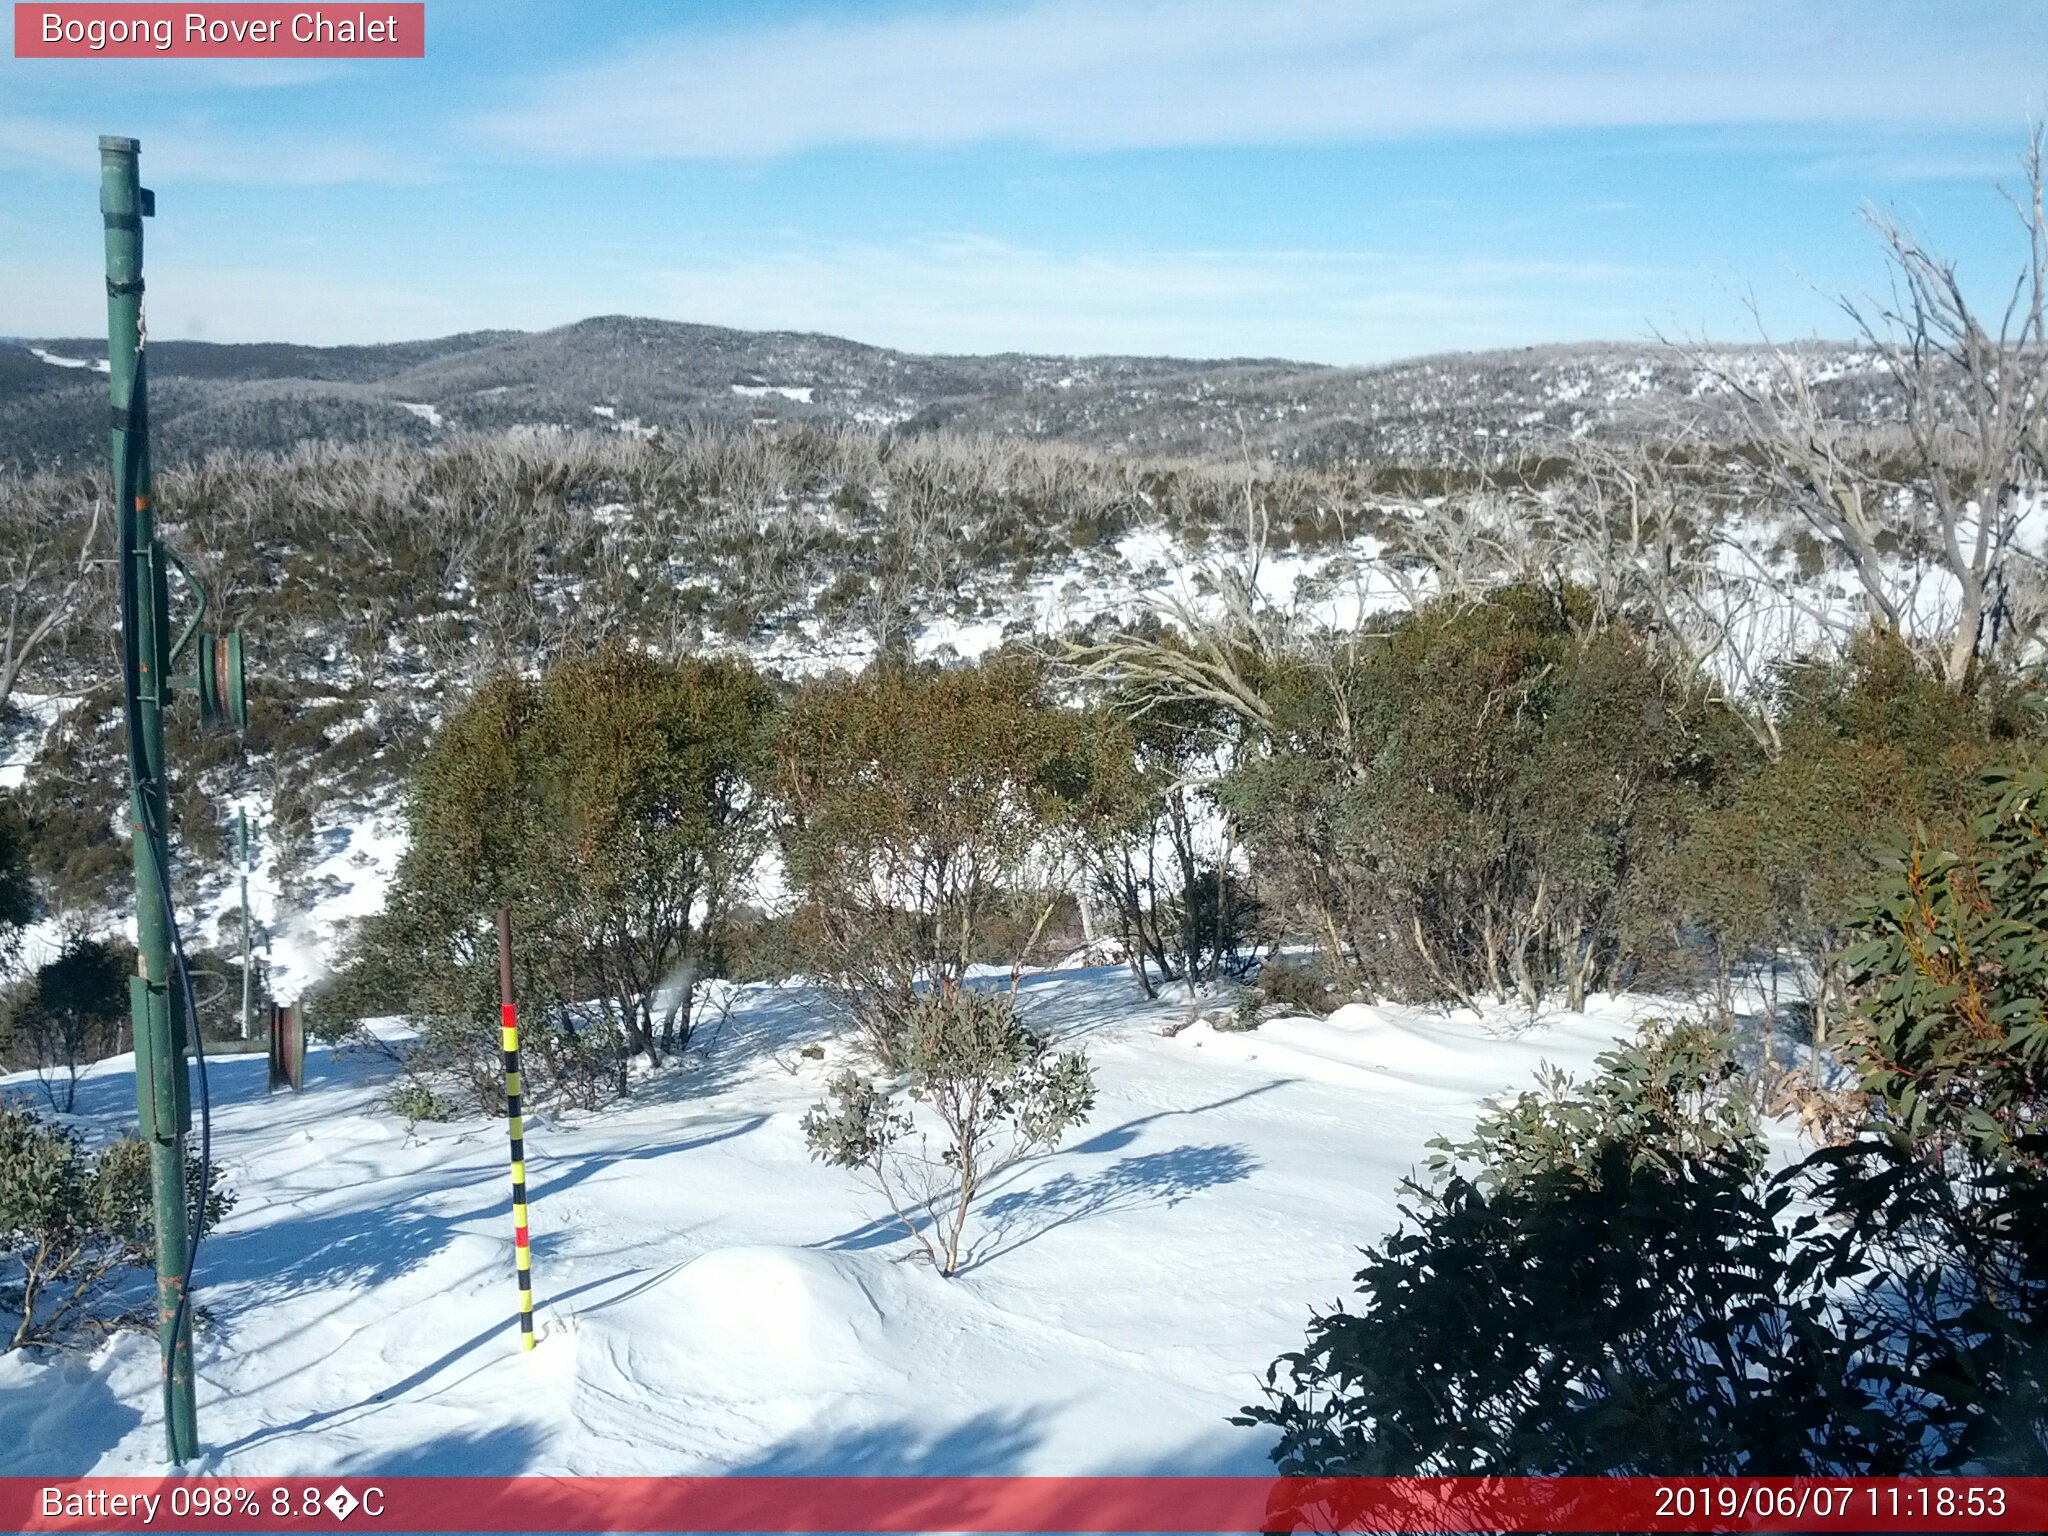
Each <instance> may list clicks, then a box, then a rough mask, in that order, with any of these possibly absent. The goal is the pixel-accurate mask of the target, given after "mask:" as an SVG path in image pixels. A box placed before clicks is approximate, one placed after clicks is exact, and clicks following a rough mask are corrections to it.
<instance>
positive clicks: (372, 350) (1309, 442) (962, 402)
mask: <svg viewBox="0 0 2048 1536" xmlns="http://www.w3.org/2000/svg"><path fill="white" fill-rule="evenodd" d="M1747 350H1748V349H1744V348H1732V349H1731V348H1722V349H1717V351H1716V354H1715V361H1716V363H1717V365H1719V366H1723V367H1729V366H1732V367H1735V368H1738V369H1739V368H1741V367H1742V366H1743V361H1742V360H1743V357H1744V354H1745V352H1746V351H1747ZM1810 350H1811V353H1812V358H1813V365H1812V371H1813V373H1814V375H1815V377H1816V379H1817V380H1818V381H1819V384H1820V387H1821V388H1822V390H1823V391H1824V392H1825V393H1826V395H1827V404H1828V405H1829V408H1830V409H1831V410H1832V411H1834V412H1835V413H1837V414H1840V415H1842V416H1844V417H1849V418H1867V417H1868V416H1870V415H1872V414H1877V413H1881V412H1882V410H1883V404H1884V398H1885V391H1884V390H1883V388H1882V386H1881V385H1880V383H1879V381H1878V378H1877V375H1876V373H1875V360H1874V359H1873V358H1871V357H1870V356H1869V355H1868V354H1865V353H1859V352H1856V351H1853V350H1851V349H1849V348H1846V347H1839V346H1832V345H1825V344H1820V345H1816V346H1814V347H1813V348H1811V349H1810ZM105 356H106V346H105V343H104V342H103V341H99V340H95V339H88V338H51V339H44V340H15V341H5V342H0V457H5V458H6V459H8V460H9V461H11V462H14V463H18V464H35V465H39V466H48V465H52V464H77V463H92V462H96V461H97V459H98V458H99V456H100V455H101V454H102V453H103V452H104V443H103V441H102V438H103V436H104V432H105V409H104V389H105V381H104V378H103V376H102V374H101V373H100V371H99V369H100V368H101V367H103V366H104V359H105ZM1758 361H1759V363H1761V359H1759V360H1758ZM150 367H151V378H152V384H153V397H152V399H153V404H154V407H155V411H156V419H157V423H158V425H159V427H160V428H161V430H160V432H159V434H158V452H159V455H160V456H161V457H162V458H164V459H165V460H167V461H176V460H179V459H189V458H196V457H200V456H203V455H204V454H206V453H208V452H211V451H213V450H216V449H221V448H233V449H274V448H284V447H288V446H290V445H292V444H294V443H299V442H303V441H305V440H307V439H320V440H327V441H334V442H367V441H387V440H388V441H400V442H406V441H410V442H418V443H426V442H430V441H433V440H435V439H437V438H441V437H444V436H447V435H449V434H452V433H460V432H464V431H481V432H489V433H496V432H503V431H508V430H519V429H531V428H571V429H577V428H591V427H597V428H603V429H609V430H617V431H620V432H639V433H644V432H647V431H650V430H654V429H666V430H674V429H676V428H678V427H681V426H683V425H685V424H686V423H699V424H701V423H705V422H712V423H721V424H732V423H746V422H752V421H760V420H769V421H775V422H791V421H803V422H810V423H814V424H823V423H857V424H866V425H872V426H885V427H892V428H897V429H900V430H904V431H909V432H920V431H928V430H935V429H938V428H942V427H943V428H949V429H952V430H954V431H965V432H980V431H990V432H997V433H1001V434H1003V435H1005V436H1017V437H1027V438H1041V439H1051V440H1056V441H1060V442H1065V443H1071V444H1075V445H1079V446H1086V447H1090V448H1094V449H1098V450H1102V451H1106V452H1110V453H1114V454H1119V455H1132V456H1143V457H1161V456H1165V457H1177V458H1204V457H1212V458H1213V457H1216V456H1219V455H1221V456H1225V457H1232V458H1235V457H1237V456H1240V455H1242V454H1243V453H1245V452H1247V451H1250V452H1252V453H1254V454H1256V455H1257V456H1258V457H1260V458H1264V459H1270V460H1275V461H1279V462H1283V463H1290V464H1296V465H1301V466H1304V467H1323V466H1333V465H1349V464H1357V463H1362V462H1370V461H1401V462H1408V463H1415V462H1425V463H1441V462H1445V461H1447V460H1452V459H1459V460H1462V459H1468V458H1470V457H1471V456H1472V455H1473V454H1474V453H1475V452H1476V453H1480V454H1482V455H1485V456H1488V457H1513V456H1518V455H1522V454H1527V453H1530V452H1541V451H1544V450H1545V449H1547V448H1549V447H1551V446H1554V445H1555V444H1557V443H1559V442H1563V441H1568V440H1571V439H1575V438H1580V437H1584V436H1587V435H1589V434H1591V435H1596V436H1613V437H1619V438H1624V439H1636V438H1642V437H1664V436H1668V435H1670V434H1671V433H1672V432H1673V431H1674V429H1683V430H1687V431H1692V430H1704V431H1706V432H1708V433H1709V434H1713V433H1715V432H1716V431H1717V429H1718V428H1720V427H1721V426H1722V425H1724V423H1725V415H1724V413H1723V410H1722V406H1723V403H1724V401H1723V397H1722V396H1721V395H1719V394H1717V393H1716V392H1715V391H1714V390H1713V389H1712V388H1711V387H1706V385H1705V375H1704V374H1703V370H1702V369H1701V367H1700V366H1699V365H1698V363H1697V362H1696V361H1694V360H1692V359H1689V358H1687V357H1685V356H1683V355H1682V354H1681V353H1679V352H1678V351H1675V350H1673V349H1671V348H1668V347H1663V346H1653V345H1639V344H1624V343H1615V344H1585V345H1576V346H1555V347H1539V348H1522V349H1519V350H1514V351H1499V352H1484V353H1467V354H1447V355H1443V356H1438V357H1430V358H1419V359H1413V360H1410V361H1405V362H1399V363H1391V364H1385V365H1381V366H1378V367H1372V368H1331V367H1323V366H1319V365H1315V364H1309V363H1299V362H1289V361H1285V360H1282V359H1274V358H1233V359H1221V360H1190V359H1183V358H1158V357H1153V358H1146V357H1086V358H1075V357H1054V356H1033V355H1028V354H1022V353H1005V354H1000V355H996V356H986V357H947V356H921V355H918V354H914V353H907V352H897V351H892V350H890V349H888V348H884V347H875V346H868V345H864V344H862V343H859V342H854V341H847V340H842V339H840V338H838V337H832V336H819V335H810V334H800V333H794V332H786V331H739V330H730V329H726V328H723V327H719V326H708V325H689V324H681V323H676V322H671V321H664V320H644V319H631V318H625V317H619V316H607V317H602V318H598V319H591V320H584V321H579V322H578V323H576V324H574V325H568V326H563V327H561V328H559V329H556V330H551V331H541V332H534V333H527V332H518V331H476V332H470V333H468V334H464V335H459V336H448V337H443V338H440V339H438V340H431V341H412V342H401V343H396V344H393V345H388V346H350V347H307V346H295V345H287V344H282V343H261V344H251V345H222V344H217V343H211V342H199V341H169V340H166V341H158V342H155V343H153V344H152V346H151V349H150Z"/></svg>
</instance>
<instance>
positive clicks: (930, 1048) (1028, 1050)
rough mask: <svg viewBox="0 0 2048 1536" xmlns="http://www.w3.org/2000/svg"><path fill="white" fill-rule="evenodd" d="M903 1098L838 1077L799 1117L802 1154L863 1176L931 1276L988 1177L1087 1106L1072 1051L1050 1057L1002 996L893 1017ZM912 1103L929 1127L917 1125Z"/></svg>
mask: <svg viewBox="0 0 2048 1536" xmlns="http://www.w3.org/2000/svg"><path fill="white" fill-rule="evenodd" d="M903 1065H904V1075H905V1077H906V1079H907V1089H906V1097H905V1098H903V1099H899V1098H898V1097H896V1095H895V1093H894V1092H892V1091H891V1089H890V1088H889V1087H887V1086H885V1085H882V1084H878V1083H876V1082H874V1081H872V1080H870V1079H868V1078H864V1077H862V1076H860V1075H859V1074H858V1073H854V1072H841V1073H839V1074H838V1075H837V1076H835V1077H834V1078H833V1079H832V1081H831V1083H830V1084H829V1086H828V1089H827V1092H828V1095H829V1096H828V1098H827V1100H826V1101H825V1102H824V1103H822V1104H819V1105H817V1106H816V1107H815V1108H813V1109H812V1110H811V1111H810V1112H809V1113H808V1114H806V1115H805V1116H804V1119H803V1130H804V1139H805V1141H806V1142H807V1143H808V1144H809V1146H810V1149H811V1156H812V1157H814V1158H815V1159H817V1160H818V1161H819V1162H822V1163H827V1164H829V1165H831V1166H832V1167H835V1168H846V1169H850V1170H854V1171H857V1172H861V1173H864V1174H866V1175H867V1176H868V1177H869V1178H870V1179H871V1180H872V1181H873V1182H874V1184H875V1186H876V1188H877V1190H878V1191H879V1192H880V1194H881V1195H882V1198H883V1199H884V1200H886V1201H887V1202H888V1204H889V1208H890V1210H891V1211H892V1212H893V1213H894V1214H895V1216H896V1219H897V1220H898V1221H899V1222H901V1223H902V1225H903V1228H904V1230H905V1231H906V1232H908V1233H909V1234H910V1236H911V1237H913V1238H914V1239H915V1240H916V1241H917V1243H918V1244H919V1246H920V1247H921V1248H922V1249H923V1251H924V1254H925V1256H926V1257H927V1258H928V1259H930V1260H931V1262H932V1266H933V1267H934V1268H935V1269H937V1270H938V1272H939V1273H940V1274H942V1275H951V1274H954V1273H956V1272H957V1271H958V1270H959V1268H960V1265H961V1262H962V1260H963V1258H966V1257H968V1255H966V1254H965V1253H963V1251H962V1239H963V1237H964V1236H965V1233H966V1230H967V1221H968V1215H969V1213H970V1211H971V1209H972V1207H973V1205H974V1202H975V1200H976V1199H977V1198H978V1197H979V1196H980V1195H981V1194H982V1193H983V1192H984V1191H985V1190H986V1189H987V1187H988V1184H989V1181H990V1180H992V1179H994V1178H995V1177H996V1176H997V1175H998V1174H1000V1173H1001V1172H1002V1171H1003V1170H1004V1169H1006V1168H1009V1167H1010V1166H1012V1165H1013V1164H1015V1163H1016V1162H1017V1161H1018V1160H1019V1159H1020V1158H1024V1157H1027V1156H1030V1155H1031V1154H1032V1153H1035V1152H1040V1151H1044V1150H1047V1149H1049V1148H1051V1147H1055V1146H1057V1145H1058V1144H1059V1142H1060V1139H1061V1138H1062V1137H1063V1136H1064V1135H1065V1134H1066V1133H1067V1131H1068V1130H1069V1129H1070V1128H1071V1127H1073V1126H1075V1125H1078V1124H1080V1123H1081V1122H1082V1121H1083V1120H1085V1119H1086V1118H1087V1115H1088V1111H1089V1110H1090V1109H1092V1108H1093V1107H1094V1104H1095V1079H1094V1076H1093V1074H1092V1073H1091V1072H1090V1071H1089V1067H1088V1061H1087V1058H1086V1057H1085V1056H1083V1055H1082V1054H1081V1053H1080V1052H1078V1051H1067V1052H1060V1053H1054V1052H1053V1050H1052V1049H1051V1047H1050V1045H1049V1044H1048V1043H1047V1041H1046V1040H1045V1039H1044V1038H1043V1037H1042V1036H1040V1035H1038V1034H1036V1033H1034V1032H1033V1031H1032V1030H1031V1029H1030V1028H1029V1027H1027V1026H1026V1025H1025V1024H1024V1022H1023V1021H1022V1020H1021V1019H1019V1018H1018V1017H1017V1010H1016V1004H1015V1002H1014V1000H1013V999H1012V998H1011V997H1010V995H1009V994H1007V993H1002V992H977V991H974V990H973V989H971V988H965V987H962V988H956V989H953V990H951V991H945V992H939V993H933V994H926V995H924V996H922V997H920V998H919V999H918V1000H917V1002H916V1003H915V1004H914V1005H913V1006H912V1007H911V1008H910V1010H909V1011H908V1013H907V1014H906V1015H905V1018H904V1030H903ZM913 1105H922V1106H923V1107H924V1108H925V1109H926V1110H927V1111H928V1112H929V1115H930V1117H931V1118H932V1119H933V1120H936V1121H937V1133H936V1136H935V1135H934V1134H933V1133H932V1132H931V1131H928V1130H925V1129H922V1128H920V1126H919V1124H918V1117H917V1116H916V1115H915V1113H914V1112H913V1108H912V1106H913Z"/></svg>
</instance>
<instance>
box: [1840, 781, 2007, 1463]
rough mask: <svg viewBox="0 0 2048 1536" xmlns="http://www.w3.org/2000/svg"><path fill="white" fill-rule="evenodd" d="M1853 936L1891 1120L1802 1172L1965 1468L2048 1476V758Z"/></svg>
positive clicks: (1923, 854) (2002, 789)
mask: <svg viewBox="0 0 2048 1536" xmlns="http://www.w3.org/2000/svg"><path fill="white" fill-rule="evenodd" d="M1973 798H1974V803H1973V805H1972V807H1971V814H1970V815H1969V816H1968V817H1967V819H1966V821H1965V823H1964V824H1963V825H1962V826H1961V827H1959V828H1952V829H1950V830H1949V831H1947V832H1942V831H1938V830H1930V831H1927V832H1923V833H1922V834H1921V835H1920V836H1918V837H1916V838H1915V839H1914V841H1913V843H1912V845H1911V847H1910V848H1909V849H1908V850H1907V851H1906V852H1905V853H1904V854H1902V855H1901V856H1899V857H1898V858H1896V859H1894V860H1892V861H1891V862H1890V865H1889V867H1888V869H1887V871H1886V873H1885V874H1884V876H1883V878H1882V879H1881V880H1880V882H1879V883H1878V886H1877V888H1876V890H1875V891H1874V892H1873V894H1872V895H1871V897H1870V899H1869V900H1868V901H1866V902H1865V903H1863V904H1862V905H1861V906H1860V907H1859V908H1858V910H1857V912H1856V914H1855V917H1854V919H1853V921H1852V922H1851V924H1850V936H1851V939H1852V943H1851V944H1850V946H1849V948H1848V950H1847V951H1846V954H1845V956H1844V965H1845V968H1846V970H1847V973H1848V977H1849V982H1850V987H1851V992H1852V996H1853V998H1854V1008H1853V1011H1852V1013H1851V1015H1850V1018H1849V1021H1848V1026H1847V1028H1846V1030H1845V1032H1844V1033H1845V1035H1846V1037H1847V1038H1846V1040H1845V1042H1844V1046H1843V1053H1844V1055H1845V1057H1846V1059H1847V1060H1848V1061H1849V1063H1850V1064H1851V1065H1852V1066H1853V1067H1854V1068H1855V1069H1856V1070H1857V1072H1858V1074H1859V1076H1860V1078H1861V1080H1862V1083H1863V1087H1864V1089H1865V1091H1866V1093H1867V1094H1868V1096H1869V1099H1870V1102H1871V1105H1872V1107H1873V1110H1874V1115H1873V1121H1872V1124H1871V1125H1870V1126H1869V1127H1867V1128H1866V1130H1865V1132H1864V1133H1863V1134H1862V1135H1861V1136H1859V1137H1858V1138H1857V1139H1855V1140H1854V1141H1851V1142H1849V1143H1848V1144H1847V1145H1844V1146H1840V1147H1831V1148H1826V1149H1824V1150H1822V1151H1821V1152H1818V1153H1816V1154H1815V1155H1814V1156H1813V1157H1812V1158H1810V1159H1809V1160H1808V1163H1807V1165H1806V1167H1805V1168H1804V1169H1803V1170H1801V1172H1802V1175H1803V1176H1804V1177H1805V1178H1806V1179H1807V1180H1808V1181H1809V1182H1810V1185H1811V1197H1812V1198H1813V1199H1814V1200H1815V1201H1816V1202H1818V1203H1819V1204H1820V1205H1821V1206H1822V1207H1823V1208H1824V1209H1825V1210H1826V1211H1827V1212H1828V1213H1829V1214H1830V1217H1831V1218H1832V1219H1831V1220H1830V1221H1829V1222H1828V1223H1826V1224H1824V1225H1819V1226H1817V1227H1816V1228H1815V1234H1814V1235H1815V1238H1816V1240H1817V1241H1822V1242H1824V1243H1825V1244H1826V1246H1827V1253H1828V1268H1829V1273H1830V1275H1831V1277H1832V1278H1833V1279H1834V1281H1835V1283H1837V1284H1840V1285H1844V1286H1855V1287H1858V1288H1859V1289H1860V1290H1861V1292H1862V1293H1863V1294H1864V1296H1865V1297H1866V1298H1867V1305H1868V1308H1869V1310H1870V1312H1871V1314H1872V1315H1873V1317H1874V1318H1876V1319H1878V1320H1879V1321H1881V1323H1882V1324H1883V1327H1884V1329H1885V1332H1886V1334H1887V1336H1888V1337H1889V1338H1891V1339H1892V1340H1894V1341H1895V1345H1894V1348H1895V1351H1896V1353H1897V1355H1898V1357H1899V1358H1900V1360H1901V1362H1902V1364H1903V1368H1905V1369H1907V1370H1908V1371H1910V1373H1911V1374H1912V1376H1913V1377H1914V1378H1915V1379H1916V1380H1918V1381H1919V1382H1921V1383H1922V1384H1923V1386H1924V1387H1925V1388H1926V1390H1927V1392H1928V1394H1929V1399H1930V1403H1931V1405H1932V1406H1931V1407H1930V1409H1929V1416H1930V1418H1931V1419H1933V1420H1934V1422H1935V1425H1936V1428H1937V1429H1938V1431H1939V1434H1940V1438H1941V1440H1942V1442H1943V1444H1944V1445H1945V1446H1946V1447H1947V1448H1948V1455H1947V1462H1948V1464H1949V1465H1950V1466H1952V1467H1957V1468H1962V1467H1969V1466H1971V1465H1977V1464H1981V1465H1985V1466H1990V1467H1996V1468H1999V1469H2001V1470H2006V1471H2012V1472H2026V1473H2031V1474H2036V1475H2039V1474H2042V1473H2048V1020H2044V1010H2048V761H2037V762H2035V763H2033V764H2031V765H2029V766H2027V767H2025V768H2022V769H2018V770H1993V771H1992V772H1990V773H1989V774H1987V775H1986V776H1985V777H1984V778H1983V779H1982V780H1981V781H1980V784H1979V786H1978V789H1977V792H1976V794H1975V796H1974V797H1973Z"/></svg>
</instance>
